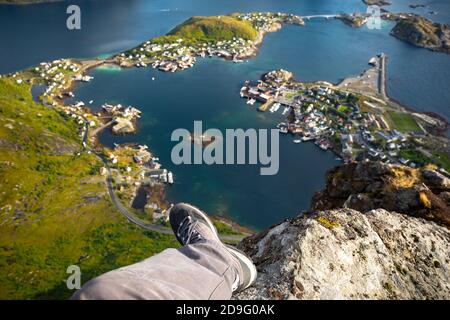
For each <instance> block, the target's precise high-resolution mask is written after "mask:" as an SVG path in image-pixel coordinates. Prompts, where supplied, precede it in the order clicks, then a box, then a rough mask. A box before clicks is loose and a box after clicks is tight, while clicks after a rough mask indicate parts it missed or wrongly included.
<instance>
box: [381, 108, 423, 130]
mask: <svg viewBox="0 0 450 320" xmlns="http://www.w3.org/2000/svg"><path fill="white" fill-rule="evenodd" d="M388 115H389V119H390V122H391V123H392V125H393V126H394V128H396V129H397V130H399V131H401V132H412V131H421V129H420V127H419V126H418V125H417V123H416V121H415V120H414V119H413V118H412V117H411V116H410V115H409V114H407V113H402V112H389V113H388Z"/></svg>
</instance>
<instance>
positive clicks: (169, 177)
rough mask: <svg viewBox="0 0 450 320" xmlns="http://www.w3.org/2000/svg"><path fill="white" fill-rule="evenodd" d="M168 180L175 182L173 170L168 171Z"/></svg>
mask: <svg viewBox="0 0 450 320" xmlns="http://www.w3.org/2000/svg"><path fill="white" fill-rule="evenodd" d="M167 182H168V183H170V184H172V183H173V174H172V172H171V171H169V172H168V173H167Z"/></svg>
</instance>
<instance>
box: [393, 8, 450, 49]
mask: <svg viewBox="0 0 450 320" xmlns="http://www.w3.org/2000/svg"><path fill="white" fill-rule="evenodd" d="M391 34H392V35H393V36H394V37H396V38H398V39H401V40H404V41H407V42H409V43H411V44H413V45H415V46H417V47H422V48H427V49H430V50H432V51H440V52H445V53H450V27H449V26H448V25H447V24H442V23H435V22H432V21H431V20H429V19H426V18H424V17H420V16H416V15H409V16H407V17H405V18H403V17H400V18H399V19H398V22H397V24H396V25H395V27H394V28H393V29H392V31H391Z"/></svg>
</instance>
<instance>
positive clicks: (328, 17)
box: [302, 14, 340, 20]
mask: <svg viewBox="0 0 450 320" xmlns="http://www.w3.org/2000/svg"><path fill="white" fill-rule="evenodd" d="M339 17H340V14H316V15H311V16H302V18H303V19H305V20H310V19H319V18H322V19H335V18H339Z"/></svg>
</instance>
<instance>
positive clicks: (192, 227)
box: [169, 203, 257, 292]
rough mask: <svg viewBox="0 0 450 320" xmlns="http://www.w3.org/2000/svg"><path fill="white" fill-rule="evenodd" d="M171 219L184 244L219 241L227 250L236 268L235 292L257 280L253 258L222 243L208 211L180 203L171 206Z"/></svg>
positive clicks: (179, 239) (178, 237)
mask: <svg viewBox="0 0 450 320" xmlns="http://www.w3.org/2000/svg"><path fill="white" fill-rule="evenodd" d="M169 221H170V225H171V226H172V230H173V233H174V234H175V237H176V238H177V240H178V242H180V243H181V244H182V245H183V246H184V245H188V244H195V243H197V242H199V241H207V240H209V241H215V242H217V243H219V244H220V245H222V246H223V247H224V249H226V250H227V252H228V253H229V254H230V255H231V257H232V260H233V262H234V264H235V266H234V267H235V269H236V280H235V282H234V284H233V288H232V290H233V292H237V291H241V290H244V289H246V288H248V287H249V286H250V285H251V284H252V283H253V282H254V281H255V279H256V275H257V272H256V268H255V266H254V264H253V262H252V260H251V259H250V258H249V257H248V256H247V255H246V254H245V253H243V252H242V251H240V250H238V249H236V248H235V247H232V246H229V245H225V244H224V243H222V241H221V240H220V238H219V234H218V233H217V229H216V227H214V224H213V223H212V221H211V220H210V219H209V218H208V216H207V215H206V213H204V212H203V211H201V210H200V209H198V208H196V207H194V206H192V205H190V204H187V203H178V204H176V205H174V206H173V207H172V208H170V212H169Z"/></svg>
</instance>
